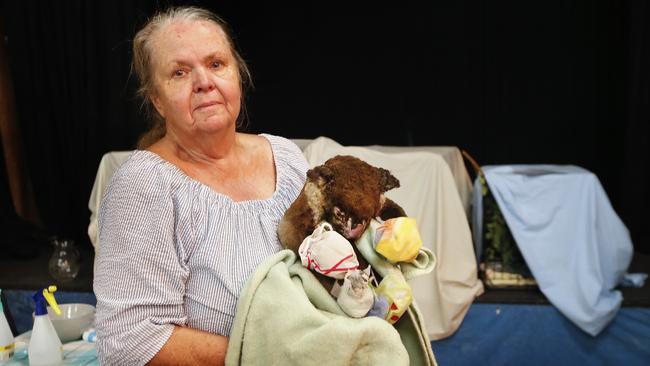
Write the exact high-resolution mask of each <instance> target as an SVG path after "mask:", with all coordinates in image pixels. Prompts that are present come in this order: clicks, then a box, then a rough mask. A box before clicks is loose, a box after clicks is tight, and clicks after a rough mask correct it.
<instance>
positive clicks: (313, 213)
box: [278, 155, 406, 289]
mask: <svg viewBox="0 0 650 366" xmlns="http://www.w3.org/2000/svg"><path fill="white" fill-rule="evenodd" d="M397 187H399V180H398V179H397V178H395V177H394V176H393V175H392V174H391V173H390V172H389V171H388V170H386V169H382V168H377V167H374V166H372V165H370V164H368V163H366V162H364V161H363V160H361V159H358V158H355V157H353V156H348V155H337V156H335V157H333V158H331V159H329V160H327V161H326V162H325V163H324V164H322V165H319V166H317V167H314V168H313V169H310V170H309V171H308V172H307V181H306V182H305V186H304V187H303V189H302V191H301V192H300V195H299V196H298V198H296V200H295V201H294V202H293V203H292V204H291V206H290V207H289V209H288V210H287V212H285V214H284V216H283V217H282V220H281V221H280V224H279V227H278V236H279V238H280V242H281V243H282V245H284V246H285V247H286V248H289V249H291V250H293V251H294V252H295V253H296V254H298V247H300V244H301V243H302V241H303V240H304V239H305V238H306V237H307V236H309V235H311V233H312V232H313V231H314V229H315V228H316V226H317V225H318V224H319V223H321V222H322V221H327V222H329V223H330V224H331V225H332V228H333V229H334V230H335V231H336V232H338V233H339V234H341V235H343V236H344V237H345V238H347V239H348V240H350V241H351V242H352V244H353V245H352V247H353V248H354V250H355V252H356V253H357V258H358V259H359V264H360V265H361V268H365V267H366V265H367V263H366V261H365V260H364V258H363V257H362V256H361V255H360V254H359V252H358V251H357V248H356V245H354V240H356V239H358V238H359V237H360V236H361V234H363V232H364V230H365V229H366V227H367V226H368V224H369V223H370V220H371V219H373V218H375V217H381V218H382V219H384V220H386V219H389V218H392V217H399V216H406V213H405V212H404V210H403V209H402V208H401V207H400V206H399V205H398V204H396V203H395V202H393V201H392V200H390V199H388V198H386V197H385V196H384V194H383V193H384V192H386V191H388V190H390V189H393V188H397ZM319 277H320V278H321V282H323V283H324V285H325V286H326V287H327V288H328V289H329V288H331V284H333V281H334V280H333V279H331V278H328V277H325V276H319ZM323 279H326V280H325V281H323Z"/></svg>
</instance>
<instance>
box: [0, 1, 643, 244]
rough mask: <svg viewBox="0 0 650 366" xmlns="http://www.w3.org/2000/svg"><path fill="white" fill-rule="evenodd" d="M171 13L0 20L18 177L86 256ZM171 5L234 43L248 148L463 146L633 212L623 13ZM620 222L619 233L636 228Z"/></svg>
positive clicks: (32, 14) (602, 8)
mask: <svg viewBox="0 0 650 366" xmlns="http://www.w3.org/2000/svg"><path fill="white" fill-rule="evenodd" d="M168 3H169V2H158V3H150V2H144V1H111V2H85V1H66V2H37V1H20V2H18V1H13V2H12V1H6V2H5V3H4V4H3V8H2V15H3V16H4V19H5V22H6V24H7V28H8V30H7V33H8V38H7V41H8V44H9V49H10V55H11V65H12V77H13V80H14V84H15V91H16V99H17V104H18V106H17V107H18V113H19V117H20V126H21V128H22V131H23V136H25V140H26V141H25V145H26V149H27V151H28V156H29V161H28V162H27V163H28V164H29V165H30V171H31V173H32V175H33V178H34V182H35V183H34V184H35V192H36V194H37V202H38V205H39V208H40V209H41V211H42V216H43V219H44V221H45V222H46V224H47V225H48V226H49V227H50V228H51V230H53V231H56V232H58V233H62V234H65V235H71V236H75V237H77V238H78V240H80V241H86V242H87V238H86V237H85V230H86V226H87V223H88V215H89V212H88V209H87V207H86V206H87V197H88V196H89V194H90V189H91V186H92V184H93V180H94V176H95V172H96V169H97V165H98V163H99V160H100V158H101V155H102V154H103V153H104V152H107V151H110V150H120V149H131V148H133V146H134V144H135V141H136V139H137V136H138V135H139V134H140V133H141V132H142V131H143V129H144V123H143V117H142V115H141V113H140V112H139V109H138V102H137V101H136V100H135V99H134V98H133V91H134V88H135V80H134V79H133V78H132V77H129V59H130V40H131V38H132V37H133V34H134V33H135V30H136V29H137V27H138V26H139V25H141V24H142V23H143V22H144V20H145V19H146V17H147V16H149V15H150V14H151V13H152V12H153V10H154V9H156V8H158V7H162V6H164V5H165V4H168ZM175 3H176V4H181V3H189V4H197V5H201V6H205V7H208V8H210V9H212V10H214V11H216V12H217V13H219V14H221V15H222V16H223V17H224V18H225V19H226V20H227V21H229V23H230V24H231V26H232V28H233V29H234V31H235V34H236V37H237V43H238V44H239V46H240V48H241V50H242V53H243V56H244V58H245V59H246V60H247V61H248V62H249V65H250V67H251V70H252V73H253V78H254V82H255V85H256V88H255V90H254V92H253V93H252V94H251V96H250V99H249V111H250V116H251V118H250V131H251V132H269V133H274V134H279V135H284V136H287V137H297V138H313V137H317V136H320V135H326V136H329V137H332V138H334V139H335V140H337V141H339V142H341V143H343V144H355V145H365V144H387V145H388V144H390V145H457V146H459V147H461V148H464V149H466V150H468V151H469V152H470V153H471V154H472V155H473V156H474V157H475V158H476V159H477V160H478V161H479V163H480V164H484V165H487V164H505V163H552V164H576V165H581V166H583V167H585V168H587V169H590V170H592V171H593V172H595V173H596V174H597V175H598V176H599V178H600V179H601V182H602V183H603V185H604V187H605V189H606V190H607V192H608V194H609V195H610V198H611V200H612V202H613V204H614V207H615V208H616V209H620V208H621V207H622V206H625V205H623V203H622V202H624V201H625V197H623V196H624V193H623V192H625V191H626V189H627V188H626V187H625V184H626V182H627V178H624V177H626V174H627V173H629V170H630V169H632V168H630V167H629V166H627V168H626V164H623V161H624V160H625V159H629V157H626V154H627V153H626V150H625V146H627V145H628V144H630V143H633V141H634V138H635V137H634V134H633V136H632V140H630V136H629V135H630V134H629V131H628V128H627V126H628V125H629V116H628V113H627V111H628V109H629V107H628V105H629V103H630V96H629V95H628V94H629V93H628V92H627V89H626V88H627V84H626V80H627V79H629V78H631V77H634V76H630V75H629V74H628V73H627V71H628V70H627V69H626V63H627V60H628V57H630V56H629V52H628V51H629V47H630V45H629V42H628V43H626V41H627V40H628V39H629V38H630V34H629V32H630V29H631V28H629V27H628V26H627V24H626V19H628V18H629V16H628V15H626V14H627V13H626V6H627V5H626V4H627V3H625V2H619V1H614V0H612V1H601V2H596V1H559V0H556V1H544V2H522V1H496V2H495V1H488V0H482V1H447V2H433V4H427V2H413V4H409V3H407V2H399V3H395V2H392V3H391V4H390V5H372V6H360V5H357V6H356V7H355V6H354V5H351V4H345V5H344V4H334V3H331V2H319V3H317V4H302V5H299V6H293V7H289V6H285V5H281V4H277V3H275V2H273V3H268V2H267V3H265V4H256V5H255V6H253V5H251V4H250V3H246V2H235V1H225V2H214V1H211V2H207V1H206V2H199V1H193V2H175ZM644 10H645V9H644ZM641 18H643V16H642V17H641ZM644 19H645V18H644ZM640 118H644V117H640ZM636 122H638V118H637V121H636ZM640 131H641V132H647V128H645V129H643V128H642V129H641V130H640ZM628 155H629V154H628ZM645 164H646V165H645V166H644V167H642V169H641V171H642V176H643V177H645V178H644V179H645V180H646V182H647V174H648V169H649V168H648V166H647V162H646V163H645ZM628 165H629V164H628ZM633 168H634V169H638V166H634V167H633ZM625 169H627V170H625ZM647 197H648V196H647V194H646V196H645V200H646V201H645V202H647ZM625 207H626V211H625V212H623V214H622V216H623V217H624V219H626V217H627V218H629V219H626V222H629V221H632V220H633V219H631V218H634V217H636V216H637V215H639V214H640V211H639V210H640V209H639V205H637V206H634V205H632V206H629V207H628V206H625ZM639 227H640V226H639ZM633 231H634V233H635V236H636V235H637V234H636V232H637V231H638V230H637V229H636V228H634V229H633ZM639 232H640V231H639ZM639 238H640V236H639ZM646 238H647V237H646ZM635 241H636V243H635V244H636V245H637V247H639V248H641V247H643V248H648V247H649V244H650V243H648V241H647V240H646V239H643V240H635ZM646 250H647V249H646Z"/></svg>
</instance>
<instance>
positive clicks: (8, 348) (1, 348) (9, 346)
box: [0, 343, 14, 352]
mask: <svg viewBox="0 0 650 366" xmlns="http://www.w3.org/2000/svg"><path fill="white" fill-rule="evenodd" d="M12 349H14V344H13V343H12V344H10V345H7V346H0V352H2V351H11V350H12Z"/></svg>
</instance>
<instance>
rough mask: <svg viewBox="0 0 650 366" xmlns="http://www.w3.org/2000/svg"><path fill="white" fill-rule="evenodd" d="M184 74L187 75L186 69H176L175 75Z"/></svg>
mask: <svg viewBox="0 0 650 366" xmlns="http://www.w3.org/2000/svg"><path fill="white" fill-rule="evenodd" d="M183 75H185V71H184V70H181V69H178V70H175V71H174V76H175V77H180V76H183Z"/></svg>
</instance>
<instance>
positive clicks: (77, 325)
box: [32, 303, 95, 343]
mask: <svg viewBox="0 0 650 366" xmlns="http://www.w3.org/2000/svg"><path fill="white" fill-rule="evenodd" d="M59 308H60V309H61V315H56V313H55V312H54V310H53V309H52V308H51V307H49V306H48V307H47V313H48V315H49V317H50V320H51V321H52V325H54V329H55V330H56V334H58V336H59V339H60V340H61V343H67V342H71V341H74V340H77V339H81V335H82V334H83V332H84V331H85V330H87V329H88V328H90V327H92V326H93V321H94V319H95V307H94V306H92V305H89V304H77V303H74V304H60V305H59ZM33 316H34V313H32V317H33Z"/></svg>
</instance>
